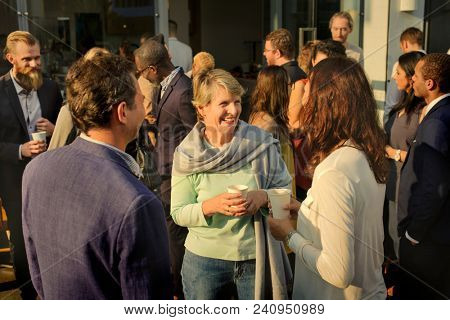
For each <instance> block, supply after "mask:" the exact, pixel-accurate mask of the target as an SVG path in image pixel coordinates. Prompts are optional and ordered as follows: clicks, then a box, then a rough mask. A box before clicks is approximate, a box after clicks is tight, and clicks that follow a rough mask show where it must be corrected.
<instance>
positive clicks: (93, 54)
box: [83, 47, 111, 60]
mask: <svg viewBox="0 0 450 320" xmlns="http://www.w3.org/2000/svg"><path fill="white" fill-rule="evenodd" d="M110 54H111V52H109V50H108V49H105V48H99V47H94V48H91V49H89V50H88V52H86V53H85V54H84V56H83V59H84V60H92V59H96V58H100V57H104V56H105V55H110Z"/></svg>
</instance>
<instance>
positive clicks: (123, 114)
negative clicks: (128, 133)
mask: <svg viewBox="0 0 450 320" xmlns="http://www.w3.org/2000/svg"><path fill="white" fill-rule="evenodd" d="M127 111H128V107H127V103H126V102H125V101H122V102H121V103H119V104H118V105H117V108H116V116H117V120H119V122H120V123H122V124H125V123H127V119H128V118H127V115H128V113H127Z"/></svg>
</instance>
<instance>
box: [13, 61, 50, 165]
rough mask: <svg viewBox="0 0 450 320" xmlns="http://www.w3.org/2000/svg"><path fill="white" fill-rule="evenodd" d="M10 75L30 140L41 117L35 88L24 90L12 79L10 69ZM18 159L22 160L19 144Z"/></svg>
mask: <svg viewBox="0 0 450 320" xmlns="http://www.w3.org/2000/svg"><path fill="white" fill-rule="evenodd" d="M10 75H11V79H12V82H13V84H14V88H15V89H16V92H17V97H18V98H19V102H20V106H21V107H22V112H23V116H24V118H25V123H26V125H27V131H28V136H29V139H30V140H31V139H32V138H31V134H32V133H33V132H35V131H36V122H37V121H38V119H39V118H41V117H42V110H41V103H40V102H39V97H38V94H37V91H36V90H34V89H33V90H31V91H27V90H25V89H24V88H22V87H21V86H20V84H18V83H17V81H16V79H14V76H13V73H12V70H11V71H10ZM19 160H22V145H19Z"/></svg>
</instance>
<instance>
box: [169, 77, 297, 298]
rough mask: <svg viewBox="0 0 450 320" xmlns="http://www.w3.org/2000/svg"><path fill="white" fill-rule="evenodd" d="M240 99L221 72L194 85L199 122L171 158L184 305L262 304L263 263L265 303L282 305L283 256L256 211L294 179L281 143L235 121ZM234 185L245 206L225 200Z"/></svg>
mask: <svg viewBox="0 0 450 320" xmlns="http://www.w3.org/2000/svg"><path fill="white" fill-rule="evenodd" d="M243 92H244V90H243V89H242V87H241V86H240V85H239V83H238V82H237V81H236V79H234V78H233V77H232V76H231V75H230V74H229V73H228V72H226V71H224V70H220V69H214V70H210V71H207V72H205V73H202V74H200V75H198V76H196V77H195V78H194V101H193V104H194V106H195V107H196V110H197V114H198V117H199V122H198V123H197V124H196V126H195V127H194V128H193V130H192V131H191V132H190V133H189V134H188V136H187V137H186V138H185V140H184V141H183V142H182V143H181V144H180V145H179V146H178V148H177V149H176V151H175V154H174V163H173V172H172V199H171V215H172V217H173V219H174V221H175V223H177V224H179V225H181V226H186V227H188V229H189V234H188V236H187V238H186V243H185V247H186V253H185V256H184V261H183V268H182V277H183V287H184V292H185V296H186V298H187V299H227V298H230V297H231V296H232V295H235V296H236V295H237V298H239V299H255V298H267V296H265V295H264V284H263V281H264V277H265V270H264V261H265V258H267V259H268V260H269V261H271V263H272V268H271V269H272V270H273V272H272V273H273V279H272V282H274V283H273V284H272V286H271V287H274V292H272V293H271V294H270V296H271V297H276V298H287V290H286V288H287V287H286V283H285V279H286V278H289V276H290V269H289V270H286V271H285V269H284V268H285V267H288V266H286V265H284V264H283V263H284V261H287V260H283V255H285V253H283V252H284V251H283V250H284V249H283V246H282V243H281V242H279V241H275V240H274V239H273V238H267V237H266V234H265V232H264V230H267V229H266V228H264V224H265V218H263V217H262V216H261V213H260V209H261V208H266V207H267V194H266V192H265V191H264V189H269V188H276V187H280V188H285V187H288V188H289V186H290V183H291V177H290V175H289V173H288V171H287V168H286V165H285V164H284V162H283V160H282V158H281V156H280V153H279V149H280V146H279V142H278V140H275V139H274V138H273V137H272V135H270V134H269V133H266V132H264V131H263V130H261V129H259V128H257V127H254V126H250V125H248V124H246V123H245V122H242V121H239V115H240V113H241V96H242V94H243ZM236 184H241V185H246V186H248V190H249V191H248V194H247V197H246V198H243V197H242V196H241V195H240V194H232V193H227V187H228V186H229V185H236ZM266 243H267V245H268V246H270V247H271V248H270V249H268V251H271V256H270V257H265V256H264V253H265V252H266V250H265V244H266ZM258 252H259V253H258ZM277 263H278V265H276V264H277ZM275 271H276V272H275ZM268 287H269V286H268Z"/></svg>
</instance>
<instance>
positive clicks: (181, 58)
mask: <svg viewBox="0 0 450 320" xmlns="http://www.w3.org/2000/svg"><path fill="white" fill-rule="evenodd" d="M167 44H168V46H169V52H170V55H171V56H172V63H173V65H174V66H176V67H182V68H183V71H184V72H187V71H189V70H191V69H192V49H191V47H189V46H188V45H187V44H185V43H183V42H181V41H180V40H178V39H177V38H175V37H169V39H168V43H167Z"/></svg>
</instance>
